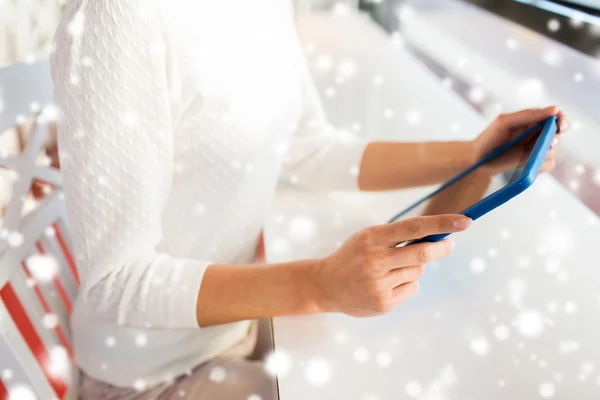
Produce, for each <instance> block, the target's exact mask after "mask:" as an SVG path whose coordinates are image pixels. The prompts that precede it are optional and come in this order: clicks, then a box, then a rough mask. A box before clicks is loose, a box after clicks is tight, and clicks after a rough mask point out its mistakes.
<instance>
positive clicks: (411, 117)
mask: <svg viewBox="0 0 600 400" xmlns="http://www.w3.org/2000/svg"><path fill="white" fill-rule="evenodd" d="M405 119H406V122H407V123H408V124H409V125H411V126H415V125H419V124H420V123H421V121H422V120H423V115H422V114H421V112H420V111H419V110H415V109H410V110H408V112H407V113H406V116H405Z"/></svg>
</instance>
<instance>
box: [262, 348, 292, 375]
mask: <svg viewBox="0 0 600 400" xmlns="http://www.w3.org/2000/svg"><path fill="white" fill-rule="evenodd" d="M265 369H266V371H267V372H268V373H269V374H270V375H272V376H279V377H284V376H286V375H287V374H289V373H290V371H291V370H292V357H291V356H290V355H289V354H288V353H287V352H286V351H284V350H276V351H274V352H272V353H271V354H269V355H268V356H267V359H266V361H265Z"/></svg>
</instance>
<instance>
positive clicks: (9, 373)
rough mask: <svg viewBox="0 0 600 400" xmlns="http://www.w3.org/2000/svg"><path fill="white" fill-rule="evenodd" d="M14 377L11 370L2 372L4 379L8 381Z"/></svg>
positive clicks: (6, 369)
mask: <svg viewBox="0 0 600 400" xmlns="http://www.w3.org/2000/svg"><path fill="white" fill-rule="evenodd" d="M12 377H13V371H12V369H10V368H4V369H3V370H2V379H3V380H4V381H8V380H10V379H11V378H12Z"/></svg>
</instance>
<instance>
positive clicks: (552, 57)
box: [542, 48, 562, 67]
mask: <svg viewBox="0 0 600 400" xmlns="http://www.w3.org/2000/svg"><path fill="white" fill-rule="evenodd" d="M542 60H543V61H544V62H545V63H546V64H548V65H550V66H551V67H555V66H557V65H559V64H560V63H561V62H562V56H561V54H560V52H559V51H558V50H557V49H554V48H549V49H546V50H545V51H544V52H543V53H542Z"/></svg>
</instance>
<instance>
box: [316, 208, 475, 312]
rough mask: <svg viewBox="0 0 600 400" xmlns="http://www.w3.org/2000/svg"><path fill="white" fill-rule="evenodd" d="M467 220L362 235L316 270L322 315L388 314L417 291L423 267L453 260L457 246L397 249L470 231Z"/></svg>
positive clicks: (415, 223)
mask: <svg viewBox="0 0 600 400" xmlns="http://www.w3.org/2000/svg"><path fill="white" fill-rule="evenodd" d="M471 222H472V221H471V219H470V218H468V217H465V216H463V215H436V216H430V217H419V218H413V219H408V220H404V221H399V222H395V223H392V224H386V225H379V226H374V227H371V228H367V229H364V230H362V231H360V232H359V233H357V234H355V235H354V236H352V237H351V238H350V239H348V241H346V243H345V244H344V245H343V246H342V247H341V248H340V249H339V250H338V251H337V252H335V253H334V254H332V255H331V256H329V257H327V258H325V259H324V260H323V261H322V262H321V263H319V264H318V265H317V268H316V269H315V271H316V273H315V275H316V276H315V285H316V286H317V289H318V293H319V298H320V299H321V306H320V308H321V311H324V312H342V313H345V314H348V315H352V316H357V317H366V316H372V315H379V314H384V313H387V312H389V311H391V310H392V309H394V308H395V307H396V306H398V305H399V304H400V303H402V302H403V301H405V300H406V299H408V298H409V297H411V296H412V295H413V294H415V293H416V292H417V290H418V289H419V283H418V279H419V278H420V277H421V276H422V275H423V272H424V271H425V264H426V263H428V262H430V261H434V260H437V259H440V258H443V257H446V256H448V255H449V254H450V252H451V251H452V249H453V248H454V242H453V241H452V240H451V239H446V240H443V241H441V242H434V243H419V244H414V245H410V246H406V247H401V248H396V245H397V244H398V243H401V242H404V241H408V240H414V239H419V238H422V237H425V236H428V235H432V234H438V233H451V232H461V231H464V230H466V229H467V228H468V227H469V226H470V225H471Z"/></svg>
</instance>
